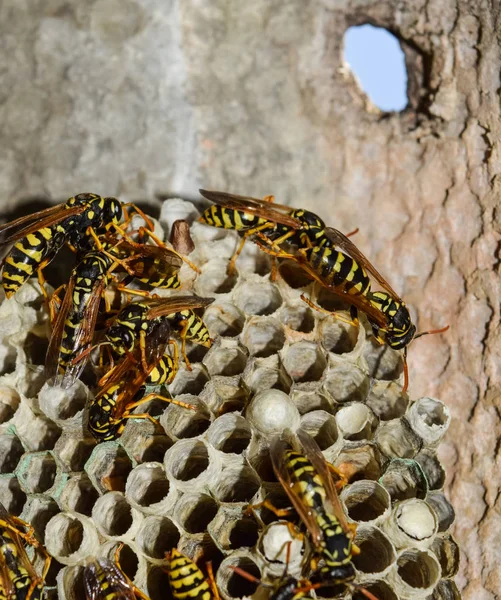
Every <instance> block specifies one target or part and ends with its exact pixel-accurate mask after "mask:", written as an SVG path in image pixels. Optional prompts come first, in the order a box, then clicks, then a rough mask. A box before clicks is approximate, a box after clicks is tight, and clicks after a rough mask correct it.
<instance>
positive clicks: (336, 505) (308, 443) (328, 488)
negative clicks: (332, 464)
mask: <svg viewBox="0 0 501 600" xmlns="http://www.w3.org/2000/svg"><path fill="white" fill-rule="evenodd" d="M296 435H297V437H298V439H299V441H300V443H301V446H302V448H303V450H304V454H305V456H306V457H307V458H308V460H309V461H310V462H311V464H312V465H313V468H314V469H315V471H316V472H317V473H318V475H319V476H320V479H321V480H322V483H323V484H324V489H325V493H326V507H325V508H326V510H327V511H328V512H329V513H330V514H332V515H334V516H335V517H336V519H337V520H338V521H339V523H340V525H341V527H342V528H343V530H344V532H345V533H349V534H350V536H351V534H352V532H351V530H350V528H349V526H348V522H347V520H346V515H345V514H344V510H343V507H342V505H341V501H340V500H339V496H338V494H337V492H336V488H335V486H334V482H333V481H332V473H331V471H330V470H329V467H328V465H327V462H326V460H325V457H324V455H323V454H322V451H321V450H320V448H319V447H318V444H317V443H316V441H315V440H314V439H313V438H312V437H311V435H309V434H308V433H306V431H304V430H303V429H298V430H297V432H296Z"/></svg>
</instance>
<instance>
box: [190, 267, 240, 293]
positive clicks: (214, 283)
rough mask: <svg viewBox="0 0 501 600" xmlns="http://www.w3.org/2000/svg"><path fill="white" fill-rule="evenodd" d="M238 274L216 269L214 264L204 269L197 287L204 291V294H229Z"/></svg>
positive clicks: (198, 279)
mask: <svg viewBox="0 0 501 600" xmlns="http://www.w3.org/2000/svg"><path fill="white" fill-rule="evenodd" d="M237 281H238V275H237V274H236V273H232V274H231V275H230V274H228V272H227V271H226V270H225V269H224V268H223V269H215V268H213V266H212V265H209V267H208V268H207V269H206V270H204V271H203V272H202V273H201V274H200V275H199V276H198V278H197V288H199V289H200V290H201V291H203V295H204V296H212V295H213V294H228V293H229V292H231V290H232V289H233V288H234V287H235V285H236V283H237Z"/></svg>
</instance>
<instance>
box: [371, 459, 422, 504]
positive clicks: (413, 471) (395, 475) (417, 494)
mask: <svg viewBox="0 0 501 600" xmlns="http://www.w3.org/2000/svg"><path fill="white" fill-rule="evenodd" d="M380 483H381V484H382V485H383V486H384V487H385V488H386V490H387V491H388V492H389V494H390V496H391V498H392V500H393V501H396V500H399V501H402V500H408V499H409V498H421V499H422V498H425V496H426V494H427V492H428V482H427V481H426V476H425V474H424V472H423V469H422V468H421V467H420V464H419V462H418V461H417V460H416V461H414V460H410V459H401V458H394V459H393V460H392V461H391V462H390V464H389V465H388V467H387V468H386V471H385V473H384V475H383V476H382V477H381V479H380Z"/></svg>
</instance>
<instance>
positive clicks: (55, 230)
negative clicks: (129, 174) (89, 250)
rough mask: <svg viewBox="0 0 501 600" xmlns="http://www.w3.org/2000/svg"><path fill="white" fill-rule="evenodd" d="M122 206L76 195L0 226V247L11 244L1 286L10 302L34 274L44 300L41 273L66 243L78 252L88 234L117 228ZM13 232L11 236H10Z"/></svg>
mask: <svg viewBox="0 0 501 600" xmlns="http://www.w3.org/2000/svg"><path fill="white" fill-rule="evenodd" d="M122 216H123V205H122V203H121V202H120V201H119V200H117V199H116V198H103V197H102V196H98V195H97V194H78V195H76V196H73V197H72V198H70V199H69V200H68V201H67V202H66V203H65V204H59V205H57V206H53V207H50V208H47V209H45V210H42V211H39V212H37V213H34V214H32V215H27V216H25V217H21V218H20V219H17V220H15V221H12V222H10V223H6V224H5V225H2V226H0V234H2V233H3V234H8V235H7V237H6V238H5V239H3V240H2V242H0V244H1V245H5V244H11V243H14V246H13V248H12V250H11V251H10V252H9V254H8V255H7V257H6V258H5V264H4V268H3V277H2V285H3V288H4V290H5V295H6V296H7V298H10V297H11V296H12V295H13V294H15V293H16V291H17V290H18V289H19V288H20V287H21V286H22V285H23V284H24V283H25V282H26V281H27V280H28V279H29V278H30V277H31V276H32V275H33V274H34V273H35V272H36V273H37V275H38V281H39V283H40V287H41V289H42V292H43V293H44V295H45V296H47V294H46V292H45V279H44V277H43V269H44V268H45V267H46V266H47V265H48V264H49V263H50V262H51V261H52V260H53V258H54V257H55V256H56V254H57V252H58V251H59V250H60V249H61V248H62V247H63V246H64V244H65V243H68V244H69V245H70V247H72V248H78V247H79V245H80V243H81V241H82V239H83V238H85V237H86V235H87V232H88V231H90V230H93V231H96V232H102V231H103V230H106V229H107V228H109V227H111V226H113V225H118V223H119V222H120V220H121V219H122ZM12 230H15V231H14V232H13V233H10V232H11V231H12Z"/></svg>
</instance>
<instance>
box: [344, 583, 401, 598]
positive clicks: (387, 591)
mask: <svg viewBox="0 0 501 600" xmlns="http://www.w3.org/2000/svg"><path fill="white" fill-rule="evenodd" d="M364 588H365V589H366V590H367V591H368V592H370V593H371V594H373V595H374V596H375V597H376V598H377V599H378V600H398V596H397V594H396V593H395V592H394V591H393V589H392V588H391V587H390V586H389V585H388V584H387V583H386V582H385V581H374V582H371V583H366V584H365V585H364ZM352 599H353V600H367V596H366V595H365V594H363V593H362V592H361V591H359V590H357V589H355V590H354V592H353V596H352Z"/></svg>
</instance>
